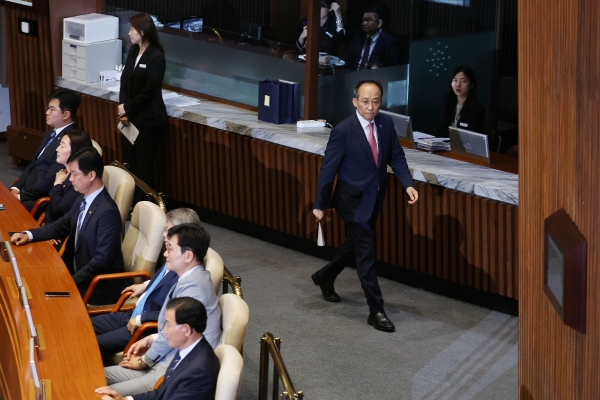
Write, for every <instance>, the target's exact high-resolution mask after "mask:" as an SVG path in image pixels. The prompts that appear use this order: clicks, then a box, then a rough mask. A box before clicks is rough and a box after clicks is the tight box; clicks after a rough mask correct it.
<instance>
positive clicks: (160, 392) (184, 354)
mask: <svg viewBox="0 0 600 400" xmlns="http://www.w3.org/2000/svg"><path fill="white" fill-rule="evenodd" d="M206 321H207V316H206V309H205V308H204V305H203V304H202V302H200V301H198V300H196V299H193V298H191V297H176V298H173V299H172V300H171V301H169V302H168V303H167V312H166V314H165V326H164V328H163V332H164V334H165V336H166V338H167V340H168V341H169V346H171V347H172V348H174V349H178V351H177V354H176V355H175V358H174V359H173V361H171V363H170V364H169V367H168V368H167V372H166V373H165V375H164V380H163V382H162V384H161V385H160V387H159V388H158V389H156V390H152V391H150V392H146V393H142V394H138V395H134V396H127V397H123V396H121V395H120V394H119V393H117V392H116V391H115V390H112V389H111V388H109V387H108V386H104V387H101V388H98V389H96V393H97V394H99V395H101V396H102V400H111V399H112V400H125V399H127V400H167V399H178V400H198V399H202V400H212V399H214V398H215V391H216V389H217V378H218V376H219V369H220V365H219V359H218V358H217V356H216V355H215V352H214V351H213V349H212V347H211V346H210V344H209V343H208V341H207V340H206V339H205V338H204V336H203V335H202V332H204V329H205V328H206Z"/></svg>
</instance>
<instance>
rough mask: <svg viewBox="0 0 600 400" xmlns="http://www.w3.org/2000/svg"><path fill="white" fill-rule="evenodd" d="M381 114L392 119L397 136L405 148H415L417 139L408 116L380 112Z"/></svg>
mask: <svg viewBox="0 0 600 400" xmlns="http://www.w3.org/2000/svg"><path fill="white" fill-rule="evenodd" d="M379 112H380V113H381V114H386V115H389V116H390V117H392V120H393V121H394V128H396V134H397V135H398V137H399V138H400V140H401V141H402V142H406V143H402V144H403V145H404V146H407V147H413V146H414V143H415V139H414V136H413V129H412V123H411V122H410V117H409V116H408V115H402V114H396V113H393V112H390V111H385V110H379Z"/></svg>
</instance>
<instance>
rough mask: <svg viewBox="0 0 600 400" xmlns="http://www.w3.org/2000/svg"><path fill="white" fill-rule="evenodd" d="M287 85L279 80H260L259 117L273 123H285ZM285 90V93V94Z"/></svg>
mask: <svg viewBox="0 0 600 400" xmlns="http://www.w3.org/2000/svg"><path fill="white" fill-rule="evenodd" d="M286 89H287V85H285V84H282V83H281V82H278V81H269V80H265V81H259V82H258V119H259V120H261V121H265V122H271V123H273V124H285V123H286V122H287V120H286V113H287V90H286ZM284 90H286V91H285V95H284Z"/></svg>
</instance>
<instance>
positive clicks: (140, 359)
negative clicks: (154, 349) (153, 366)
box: [138, 357, 148, 369]
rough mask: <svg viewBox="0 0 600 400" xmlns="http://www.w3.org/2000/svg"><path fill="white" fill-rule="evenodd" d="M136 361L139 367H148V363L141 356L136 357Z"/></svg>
mask: <svg viewBox="0 0 600 400" xmlns="http://www.w3.org/2000/svg"><path fill="white" fill-rule="evenodd" d="M138 363H139V364H140V367H142V369H145V368H148V364H146V362H145V361H144V359H143V357H140V358H138Z"/></svg>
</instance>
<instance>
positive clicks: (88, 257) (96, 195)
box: [11, 147, 123, 304]
mask: <svg viewBox="0 0 600 400" xmlns="http://www.w3.org/2000/svg"><path fill="white" fill-rule="evenodd" d="M69 163H70V167H71V177H70V178H69V179H70V181H71V183H72V184H73V188H74V189H75V190H76V191H77V192H79V193H82V194H83V195H84V197H83V200H82V201H81V203H77V204H74V205H73V207H72V208H71V210H70V211H69V212H68V213H67V214H65V215H63V216H62V217H61V218H60V219H59V220H58V221H55V222H53V223H51V224H48V225H44V226H42V227H41V228H39V229H32V230H31V231H26V232H23V233H15V234H14V235H13V236H12V238H11V241H12V243H14V244H16V245H18V246H20V245H23V244H26V243H27V242H30V241H33V242H39V241H41V240H50V239H57V240H63V239H64V238H66V237H67V236H68V237H69V241H68V242H67V245H66V248H65V253H64V254H63V261H64V262H65V264H66V265H67V268H68V269H69V271H70V272H71V275H72V276H73V280H74V281H75V284H76V285H77V288H78V289H79V293H80V294H81V296H82V297H83V296H84V295H85V292H86V291H87V288H88V286H89V285H90V283H91V281H92V279H93V278H94V277H95V276H96V275H99V274H110V273H115V272H123V253H122V252H121V231H122V228H123V223H122V222H121V214H120V213H119V209H118V208H117V205H116V204H115V202H114V200H113V199H112V198H111V197H110V195H109V194H108V192H107V191H106V189H105V188H104V184H103V183H102V174H103V171H104V165H103V162H102V157H100V154H98V152H97V151H96V149H94V148H92V147H84V148H83V149H81V150H79V151H78V152H77V153H75V154H72V155H71V157H69ZM122 289H123V286H122V282H119V281H103V282H100V283H99V284H98V286H96V289H95V290H94V294H92V297H91V298H90V299H89V303H90V304H110V303H114V302H115V301H116V300H118V298H119V296H120V294H121V290H122Z"/></svg>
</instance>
